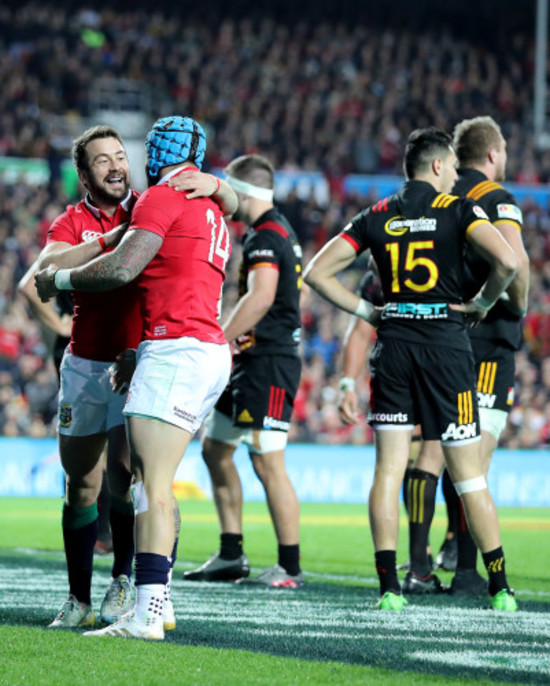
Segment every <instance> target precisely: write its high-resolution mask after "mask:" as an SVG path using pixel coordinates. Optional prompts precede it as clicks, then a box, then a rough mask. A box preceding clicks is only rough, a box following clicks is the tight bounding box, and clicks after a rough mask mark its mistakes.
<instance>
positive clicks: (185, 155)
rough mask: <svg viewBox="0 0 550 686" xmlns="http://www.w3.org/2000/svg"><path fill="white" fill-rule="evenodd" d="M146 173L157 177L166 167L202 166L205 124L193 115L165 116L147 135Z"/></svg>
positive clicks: (204, 149) (204, 148) (204, 146)
mask: <svg viewBox="0 0 550 686" xmlns="http://www.w3.org/2000/svg"><path fill="white" fill-rule="evenodd" d="M145 147H146V148H147V173H148V174H149V176H150V177H151V178H153V179H156V178H157V176H158V173H159V171H160V170H161V169H162V168H163V167H169V166H171V165H173V164H181V163H182V162H192V163H193V164H194V165H195V166H196V167H198V168H199V169H202V163H203V161H204V153H205V152H206V135H205V133H204V131H203V129H202V126H201V125H200V124H198V123H197V122H196V121H195V120H194V119H191V118H190V117H179V116H175V117H163V118H162V119H159V120H158V121H156V122H155V124H154V125H153V128H152V129H151V131H149V134H148V135H147V140H146V142H145Z"/></svg>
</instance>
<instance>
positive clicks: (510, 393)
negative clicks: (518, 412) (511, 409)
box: [506, 386, 516, 405]
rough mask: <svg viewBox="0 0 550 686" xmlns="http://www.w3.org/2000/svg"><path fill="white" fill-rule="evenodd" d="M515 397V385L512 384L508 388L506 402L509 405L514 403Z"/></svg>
mask: <svg viewBox="0 0 550 686" xmlns="http://www.w3.org/2000/svg"><path fill="white" fill-rule="evenodd" d="M515 397H516V394H515V392H514V387H513V386H510V388H509V389H508V395H507V396H506V404H507V405H513V404H514V398H515Z"/></svg>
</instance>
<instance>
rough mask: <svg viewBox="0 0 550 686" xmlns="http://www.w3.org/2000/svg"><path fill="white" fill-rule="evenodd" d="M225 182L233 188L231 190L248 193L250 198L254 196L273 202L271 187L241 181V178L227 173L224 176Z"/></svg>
mask: <svg viewBox="0 0 550 686" xmlns="http://www.w3.org/2000/svg"><path fill="white" fill-rule="evenodd" d="M226 180H227V183H228V184H229V185H230V186H231V188H233V190H235V191H237V192H238V193H242V194H243V195H249V196H250V197H251V198H256V199H257V200H264V201H265V202H273V189H272V188H262V187H261V186H256V185H255V184H253V183H248V182H247V181H241V179H236V178H235V177H234V176H230V175H229V174H228V175H227V177H226Z"/></svg>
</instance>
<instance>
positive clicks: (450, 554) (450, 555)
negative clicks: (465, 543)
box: [434, 536, 458, 572]
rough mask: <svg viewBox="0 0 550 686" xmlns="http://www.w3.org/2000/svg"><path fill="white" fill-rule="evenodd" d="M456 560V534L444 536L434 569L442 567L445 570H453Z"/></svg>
mask: <svg viewBox="0 0 550 686" xmlns="http://www.w3.org/2000/svg"><path fill="white" fill-rule="evenodd" d="M457 562H458V541H457V540H456V536H454V537H453V538H446V539H445V540H444V541H443V545H442V546H441V548H440V550H439V553H438V554H437V557H436V558H435V564H434V569H444V570H445V571H446V572H454V571H455V569H456V565H457Z"/></svg>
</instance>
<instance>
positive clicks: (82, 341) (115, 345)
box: [47, 191, 143, 362]
mask: <svg viewBox="0 0 550 686" xmlns="http://www.w3.org/2000/svg"><path fill="white" fill-rule="evenodd" d="M137 198H138V193H137V192H136V191H131V192H130V193H129V194H128V197H127V198H126V199H125V200H123V202H121V203H120V205H119V206H118V208H117V210H116V212H115V214H114V215H113V216H112V217H109V216H107V215H106V214H105V213H104V212H102V211H101V210H99V209H98V208H97V207H94V206H93V205H92V204H91V203H90V202H89V200H88V198H85V199H84V200H81V201H80V202H79V203H78V205H76V206H75V207H73V206H72V205H68V206H67V209H66V210H65V212H63V214H61V215H60V216H59V217H58V218H57V219H56V220H55V221H54V222H53V223H52V225H51V226H50V228H49V230H48V239H47V243H57V242H58V241H63V242H64V243H70V244H71V245H78V244H79V243H86V242H88V241H93V240H95V239H96V238H98V237H99V236H102V235H103V234H104V233H107V232H108V231H110V230H111V229H112V228H114V227H115V226H118V225H119V224H122V222H126V221H130V217H131V213H132V208H133V206H134V204H135V202H136V200H137ZM72 297H73V301H74V317H73V326H72V331H71V342H70V351H71V352H72V353H73V354H74V355H78V356H79V357H84V358H85V359H87V360H98V361H102V362H112V361H113V360H114V359H115V357H116V356H117V355H118V353H120V352H122V351H123V350H126V348H137V346H138V345H139V342H140V340H141V334H142V329H143V325H142V319H141V312H140V307H139V301H138V298H137V292H136V286H135V282H133V283H130V284H128V285H127V286H123V287H122V288H117V289H115V290H113V291H109V292H104V293H85V292H78V291H73V292H72Z"/></svg>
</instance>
